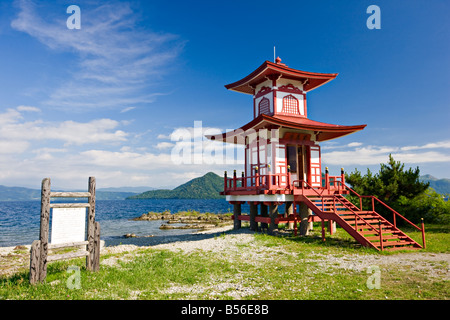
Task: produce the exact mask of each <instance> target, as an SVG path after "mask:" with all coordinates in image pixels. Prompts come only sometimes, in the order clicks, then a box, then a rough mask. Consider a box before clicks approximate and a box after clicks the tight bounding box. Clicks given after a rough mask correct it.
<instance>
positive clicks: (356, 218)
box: [294, 180, 381, 237]
mask: <svg viewBox="0 0 450 320" xmlns="http://www.w3.org/2000/svg"><path fill="white" fill-rule="evenodd" d="M295 182H301V184H302V188H301V189H302V193H304V190H305V188H304V186H305V185H306V186H307V187H308V188H307V189H313V190H314V191H315V192H316V193H317V195H318V196H319V197H321V199H322V210H321V211H322V212H325V203H324V198H332V199H333V212H334V213H336V214H337V209H338V208H337V207H336V201H338V202H339V203H341V204H342V205H344V207H345V208H346V209H348V210H349V211H351V212H352V213H353V214H354V215H355V231H356V232H357V231H358V223H357V222H358V219H360V221H361V222H363V223H365V224H366V225H367V226H369V227H370V228H371V229H373V230H374V231H375V232H376V233H378V234H379V235H380V237H381V229H380V230H377V229H375V228H374V227H373V226H372V225H371V224H370V223H369V222H367V221H366V220H365V219H364V218H363V217H361V216H360V215H359V214H358V212H356V211H354V210H353V209H352V208H351V207H350V206H348V205H347V204H346V203H345V202H343V201H342V200H341V199H339V198H338V197H336V196H335V195H322V194H320V193H319V192H318V191H317V190H315V189H314V188H312V187H311V186H310V185H309V184H308V182H306V181H304V180H296V181H294V183H295ZM352 191H353V190H352ZM353 192H355V191H353ZM355 193H356V192H355ZM361 211H362V210H361Z"/></svg>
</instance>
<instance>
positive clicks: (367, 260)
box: [0, 226, 450, 298]
mask: <svg viewBox="0 0 450 320" xmlns="http://www.w3.org/2000/svg"><path fill="white" fill-rule="evenodd" d="M231 229H232V226H227V227H223V228H217V229H211V230H207V231H202V232H198V233H193V234H189V235H182V236H178V237H170V238H165V239H161V240H160V241H159V242H155V240H156V239H152V238H131V239H126V240H127V242H126V243H125V244H121V245H108V243H105V242H103V243H102V244H103V247H102V249H101V252H102V254H108V253H121V252H129V255H128V256H129V257H132V255H133V251H135V250H138V249H140V248H145V247H148V244H149V239H151V241H153V243H152V245H151V246H150V247H151V248H154V249H167V250H172V251H182V252H184V253H187V254H189V253H191V252H194V251H199V250H200V251H204V252H213V253H219V254H223V255H224V256H225V255H226V256H227V259H228V260H229V261H232V259H240V260H245V261H247V262H248V263H252V264H258V263H264V260H266V259H272V258H273V257H274V256H275V255H276V254H279V253H280V252H281V253H283V254H292V253H289V252H286V251H285V250H284V249H283V248H280V247H266V246H264V247H261V246H259V245H258V243H257V241H256V240H255V238H254V236H253V232H250V231H249V230H248V229H240V230H237V231H235V230H231ZM124 240H125V239H124ZM124 242H125V241H124ZM242 245H245V249H244V250H243V249H242ZM29 248H30V246H19V247H8V248H4V247H3V248H0V275H2V274H6V275H8V274H12V273H14V272H16V271H18V270H20V269H22V270H23V268H27V267H28V264H29ZM121 259H127V256H125V257H122V258H121ZM307 260H308V261H314V262H315V263H317V264H318V266H320V267H321V268H324V270H327V269H328V268H330V267H332V268H338V269H348V270H355V271H364V270H367V268H368V267H369V266H372V265H379V266H383V267H384V268H389V269H391V268H394V270H395V269H401V270H412V271H420V272H423V273H424V274H426V275H427V276H429V277H437V278H440V279H446V280H449V279H450V269H449V265H450V254H448V253H427V252H411V253H402V254H396V255H371V254H357V253H354V254H342V253H341V254H336V255H333V254H326V255H324V254H321V253H314V254H312V255H309V256H308V258H307ZM116 261H117V258H114V257H112V258H109V259H103V260H102V264H105V265H114V264H115V262H116ZM216 285H217V286H222V287H220V288H219V287H218V288H209V289H211V290H216V289H217V290H218V291H221V290H222V289H226V287H227V286H228V285H233V286H236V283H235V282H234V283H232V284H231V283H229V284H227V283H219V284H216ZM184 289H186V288H177V287H173V288H171V290H174V292H176V290H184ZM197 290H202V288H198V289H197ZM242 290H244V288H242ZM246 290H247V289H246ZM236 292H241V291H239V290H237V291H236ZM241 293H242V294H244V293H243V292H241ZM247 294H251V293H249V292H247ZM235 298H239V297H235Z"/></svg>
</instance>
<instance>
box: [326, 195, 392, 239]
mask: <svg viewBox="0 0 450 320" xmlns="http://www.w3.org/2000/svg"><path fill="white" fill-rule="evenodd" d="M333 197H334V198H335V199H336V200H337V201H339V202H340V203H341V204H343V205H344V206H345V207H346V208H347V209H349V210H350V211H351V212H352V213H353V214H354V215H355V217H356V216H357V217H358V218H359V219H361V220H362V221H363V222H364V223H365V224H366V225H368V226H369V227H371V228H372V229H373V230H375V232H377V233H378V234H380V231H379V230H377V229H376V228H375V227H374V226H372V225H371V224H370V223H369V222H367V221H366V220H365V219H364V218H362V217H361V216H360V215H359V214H358V213H357V212H355V211H354V210H353V209H352V208H350V207H349V206H348V205H347V204H346V203H345V202H343V201H342V200H341V199H339V198H338V197H336V196H335V195H334V196H333ZM361 211H362V210H361ZM334 212H336V208H335V209H334ZM387 222H388V223H389V221H387ZM355 231H356V232H358V225H357V223H356V219H355ZM358 233H359V232H358Z"/></svg>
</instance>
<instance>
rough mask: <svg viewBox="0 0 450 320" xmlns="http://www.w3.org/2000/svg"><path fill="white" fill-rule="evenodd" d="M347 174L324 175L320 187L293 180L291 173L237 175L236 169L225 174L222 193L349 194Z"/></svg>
mask: <svg viewBox="0 0 450 320" xmlns="http://www.w3.org/2000/svg"><path fill="white" fill-rule="evenodd" d="M348 192H349V191H348V189H347V187H346V185H345V175H344V173H343V172H341V175H340V176H330V175H329V174H328V173H325V175H324V176H323V177H322V181H321V186H320V187H312V186H311V185H310V183H308V182H307V181H304V180H292V177H291V173H290V172H288V173H270V174H259V173H258V172H255V174H254V175H252V176H245V175H244V173H242V176H241V177H237V175H236V170H235V171H234V173H233V177H230V178H229V177H228V176H227V172H225V175H224V191H223V192H221V193H220V194H222V195H255V194H292V195H300V194H301V195H318V194H319V195H332V194H347V193H348Z"/></svg>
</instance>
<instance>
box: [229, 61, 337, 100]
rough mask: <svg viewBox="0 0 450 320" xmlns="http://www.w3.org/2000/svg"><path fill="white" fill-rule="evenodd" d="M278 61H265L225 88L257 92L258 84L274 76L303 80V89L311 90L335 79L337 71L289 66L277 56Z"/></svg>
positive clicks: (248, 92) (247, 92) (243, 91)
mask: <svg viewBox="0 0 450 320" xmlns="http://www.w3.org/2000/svg"><path fill="white" fill-rule="evenodd" d="M276 61H277V62H270V61H265V62H264V63H263V64H262V65H260V66H259V67H258V68H257V69H256V70H255V71H253V72H252V73H250V74H249V75H248V76H246V77H244V78H242V79H241V80H239V81H236V82H233V83H230V84H227V85H225V88H227V89H229V90H233V91H238V92H242V93H246V94H252V95H254V94H255V88H256V85H258V84H260V83H261V82H264V81H266V80H267V79H271V78H272V77H282V78H285V79H291V80H298V81H302V82H303V83H304V84H303V91H311V90H313V89H315V88H317V87H319V86H321V85H323V84H325V83H327V82H328V81H331V80H333V79H334V78H336V76H337V75H338V74H337V73H318V72H307V71H301V70H296V69H292V68H289V67H288V66H286V65H285V64H284V63H281V59H280V58H277V60H276Z"/></svg>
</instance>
